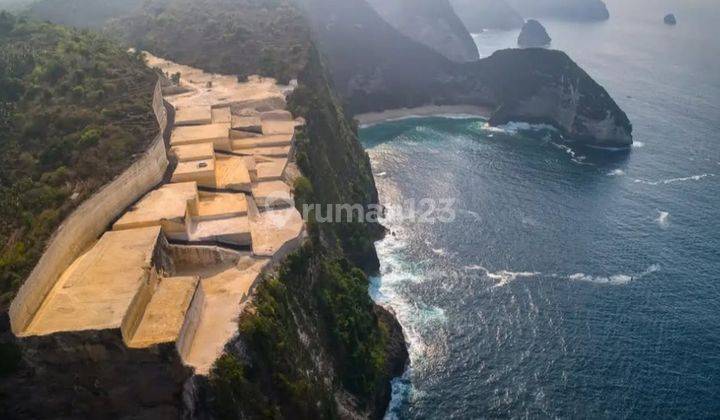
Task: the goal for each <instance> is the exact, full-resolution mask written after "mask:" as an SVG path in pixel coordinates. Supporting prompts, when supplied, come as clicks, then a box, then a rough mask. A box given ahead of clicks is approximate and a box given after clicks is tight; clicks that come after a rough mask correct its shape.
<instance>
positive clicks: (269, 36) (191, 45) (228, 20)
mask: <svg viewBox="0 0 720 420" xmlns="http://www.w3.org/2000/svg"><path fill="white" fill-rule="evenodd" d="M109 30H110V31H111V32H113V33H114V34H118V35H120V36H121V37H122V38H123V39H124V40H125V41H126V42H127V43H128V44H130V45H134V46H138V47H139V48H141V49H144V50H147V51H151V52H153V53H159V54H162V55H163V56H165V57H167V58H169V59H172V60H174V61H177V62H181V63H183V64H187V65H191V66H195V67H199V68H202V69H204V70H208V71H213V72H225V73H230V74H237V75H238V76H240V77H245V76H247V75H251V74H262V75H264V76H271V77H275V78H277V79H279V80H280V81H283V82H287V81H288V80H290V79H291V78H292V77H293V75H297V74H298V73H299V72H300V69H302V68H303V67H304V65H305V59H306V57H307V53H308V48H309V45H310V43H309V39H308V38H309V31H308V28H307V25H306V24H305V22H304V20H303V18H302V17H301V16H300V14H299V13H298V12H297V11H296V10H295V8H294V7H293V6H292V4H291V3H290V2H289V1H288V0H172V1H168V0H149V1H147V2H146V3H145V5H144V7H143V8H141V9H140V10H138V11H136V12H135V13H133V14H131V15H130V16H124V17H122V16H121V17H119V18H118V19H116V20H115V21H114V22H112V23H111V24H110V25H109Z"/></svg>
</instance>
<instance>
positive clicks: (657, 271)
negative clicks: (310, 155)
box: [361, 1, 720, 418]
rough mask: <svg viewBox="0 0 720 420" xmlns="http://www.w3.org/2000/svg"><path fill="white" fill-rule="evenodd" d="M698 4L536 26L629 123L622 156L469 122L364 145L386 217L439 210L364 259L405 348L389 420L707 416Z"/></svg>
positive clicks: (711, 163) (712, 94)
mask: <svg viewBox="0 0 720 420" xmlns="http://www.w3.org/2000/svg"><path fill="white" fill-rule="evenodd" d="M644 3H647V2H644ZM675 3H679V2H675ZM701 3H702V2H686V3H685V4H684V5H680V4H676V5H675V6H674V7H673V8H671V9H668V8H667V7H666V6H661V4H662V2H655V3H654V4H655V5H656V6H657V9H658V11H657V12H656V13H654V14H650V13H648V11H647V10H648V9H649V7H648V6H644V7H643V8H640V7H639V6H637V4H636V3H627V4H626V3H623V4H620V3H618V2H617V1H611V2H609V6H610V8H611V13H613V18H612V19H611V21H609V22H606V23H601V24H584V25H583V24H570V23H562V22H549V23H547V24H546V26H547V27H548V30H549V32H550V34H551V36H552V37H553V39H554V43H555V44H554V45H555V47H556V48H562V49H564V50H565V51H567V52H568V53H569V54H570V55H571V57H573V58H574V59H575V60H576V61H578V62H579V63H580V64H581V65H583V67H585V68H586V69H587V70H588V72H589V73H590V74H591V75H592V76H593V77H595V78H596V79H597V80H598V81H600V82H601V83H602V84H603V85H604V86H605V87H606V88H607V89H608V90H609V91H610V93H611V94H612V95H613V96H614V97H615V98H616V99H617V100H618V102H619V103H620V105H621V107H622V108H623V109H624V110H626V112H627V113H628V115H629V116H630V119H631V121H632V122H633V123H634V126H635V140H636V145H635V146H634V147H633V148H632V149H630V150H628V151H625V152H602V151H597V150H591V149H578V148H575V149H570V148H568V147H566V146H565V145H564V144H563V143H562V139H560V138H559V136H558V135H557V133H555V132H554V131H552V130H550V129H548V128H541V127H528V126H523V125H517V124H516V125H510V126H506V127H501V128H491V127H488V126H487V124H486V123H485V122H484V121H482V120H480V119H447V118H426V119H411V120H404V121H398V122H391V123H386V124H382V125H378V126H373V127H369V128H365V129H363V130H362V131H361V137H362V139H363V143H364V144H365V146H366V148H367V151H368V153H369V154H370V157H371V160H372V164H373V170H374V172H375V175H376V180H377V183H378V189H379V191H380V196H381V200H382V202H383V203H384V204H385V205H387V206H388V207H389V208H390V211H389V215H390V216H392V215H393V209H398V208H400V207H402V205H403V204H407V203H406V202H407V201H408V200H412V199H416V200H420V199H422V198H428V197H429V198H434V199H445V198H447V199H453V200H455V201H454V205H453V209H454V211H455V216H456V217H455V219H454V221H452V222H450V223H440V222H436V223H433V224H431V223H415V222H412V221H408V220H402V219H392V218H390V219H388V220H385V224H386V225H387V226H388V228H389V229H390V230H391V231H392V232H393V233H392V234H390V235H388V236H387V238H386V239H385V240H383V241H381V242H379V243H378V250H379V254H380V258H381V266H382V267H381V271H382V273H381V276H380V277H378V278H376V279H374V281H373V284H372V287H371V293H372V294H373V296H374V297H375V299H376V300H378V301H379V302H381V303H382V304H385V305H387V306H390V307H392V308H393V309H394V310H395V312H396V313H397V315H398V318H399V319H400V321H401V323H402V324H403V327H404V328H405V332H406V336H407V339H408V341H409V343H410V351H411V366H410V369H409V370H408V372H407V373H406V375H405V377H404V378H402V379H401V380H398V381H396V384H395V385H396V386H395V391H396V393H397V394H396V396H395V397H396V398H394V400H393V405H392V407H391V410H390V411H389V412H388V416H389V417H391V418H438V417H441V416H442V417H454V418H473V417H480V416H487V417H497V416H500V417H611V418H618V417H621V418H628V417H630V418H637V417H651V416H654V417H663V418H664V417H694V418H707V417H714V416H717V415H718V413H720V351H719V350H720V275H718V273H720V251H718V249H719V248H720V222H719V221H718V216H720V152H719V151H718V150H719V148H720V144H719V143H720V134H718V133H720V54H718V53H720V49H718V47H717V45H716V44H713V43H712V42H710V41H709V40H706V39H705V38H703V37H702V36H701V34H700V33H699V32H696V31H697V28H698V27H700V26H699V25H700V24H702V25H704V26H702V27H705V28H707V27H712V26H708V25H709V22H715V20H714V19H716V18H717V16H718V14H717V13H715V12H716V10H715V9H717V8H720V5H718V6H712V7H711V8H710V9H702V8H701V7H700V6H699V4H701ZM667 10H670V11H674V12H675V13H676V14H677V15H678V19H679V20H680V22H681V24H680V25H678V26H677V27H675V28H670V27H665V26H664V25H662V16H663V15H664V14H665V13H667ZM655 15H659V17H657V16H655ZM658 21H659V22H660V23H659V24H658ZM717 23H720V21H718V22H716V24H717ZM715 27H717V25H715ZM503 36H505V37H508V35H507V34H504V35H503ZM508 38H510V37H508ZM496 41H497V40H496ZM497 42H498V43H501V41H497ZM713 42H715V41H713ZM501 46H502V45H501ZM406 207H407V206H406Z"/></svg>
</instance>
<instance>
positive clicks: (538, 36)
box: [518, 19, 552, 48]
mask: <svg viewBox="0 0 720 420" xmlns="http://www.w3.org/2000/svg"><path fill="white" fill-rule="evenodd" d="M550 42H552V38H550V35H548V33H547V31H546V30H545V27H544V26H542V24H541V23H540V22H538V21H537V20H535V19H529V20H528V21H527V22H525V25H524V26H523V28H522V31H520V36H519V37H518V45H519V46H521V47H524V48H536V47H545V46H547V45H550Z"/></svg>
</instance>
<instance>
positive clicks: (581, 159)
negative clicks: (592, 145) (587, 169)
mask: <svg viewBox="0 0 720 420" xmlns="http://www.w3.org/2000/svg"><path fill="white" fill-rule="evenodd" d="M550 144H552V145H553V146H555V148H557V149H560V150H562V151H563V152H565V153H567V155H568V156H570V160H571V161H572V162H574V163H576V164H578V165H587V166H593V165H592V163H587V162H585V160H586V159H587V156H583V155H579V154H577V152H575V151H574V150H573V149H572V147H570V146H567V145H565V144H561V143H555V142H553V141H551V142H550Z"/></svg>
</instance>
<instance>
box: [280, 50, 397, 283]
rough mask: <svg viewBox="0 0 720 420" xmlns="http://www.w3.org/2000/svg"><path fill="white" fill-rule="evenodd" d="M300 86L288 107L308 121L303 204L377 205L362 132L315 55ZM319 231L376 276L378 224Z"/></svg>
mask: <svg viewBox="0 0 720 420" xmlns="http://www.w3.org/2000/svg"><path fill="white" fill-rule="evenodd" d="M299 80H300V86H299V87H298V88H297V89H296V90H295V92H294V93H293V94H292V95H291V97H290V100H289V104H288V105H289V108H290V110H291V111H292V112H293V114H294V115H302V116H304V117H305V119H306V120H307V125H306V127H305V128H304V130H303V131H301V132H300V133H298V135H297V136H296V144H297V162H298V165H299V166H300V169H301V170H302V172H303V174H305V176H306V177H307V178H308V179H309V181H310V183H311V184H312V191H311V193H309V194H305V193H303V194H301V197H300V198H301V200H299V201H302V203H308V202H312V203H317V204H321V205H323V206H325V205H326V204H361V205H363V206H365V207H367V206H369V205H371V204H376V203H377V202H378V197H377V190H376V189H375V180H374V179H373V176H372V169H371V167H370V159H369V158H368V156H367V154H366V153H365V151H364V150H363V148H362V146H361V145H360V141H359V140H358V136H357V128H356V127H355V126H354V125H353V124H351V123H350V119H349V118H347V117H346V115H345V114H344V111H343V109H342V107H341V106H340V104H339V101H338V100H337V98H335V97H334V96H333V93H332V89H331V87H330V84H329V82H328V76H327V74H326V72H325V69H324V68H323V66H322V64H321V62H320V58H319V55H318V54H317V52H316V51H315V50H312V51H311V54H310V56H309V58H308V65H307V67H306V68H305V69H304V71H303V72H302V73H301V74H300V77H299ZM302 203H301V204H302ZM318 228H319V229H320V231H319V234H320V235H321V236H322V239H323V242H324V243H328V244H336V246H337V247H338V248H339V249H340V250H341V252H342V253H343V254H344V255H345V256H347V258H348V259H349V260H350V261H352V262H353V263H354V264H355V265H358V266H359V267H361V268H363V269H365V270H366V271H369V272H372V271H375V270H377V268H378V261H377V256H376V254H375V247H374V241H375V240H377V239H378V238H379V237H380V236H381V235H382V232H383V230H382V227H381V226H380V225H379V224H377V223H365V222H364V221H353V222H350V223H331V224H322V225H320V226H318Z"/></svg>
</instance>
